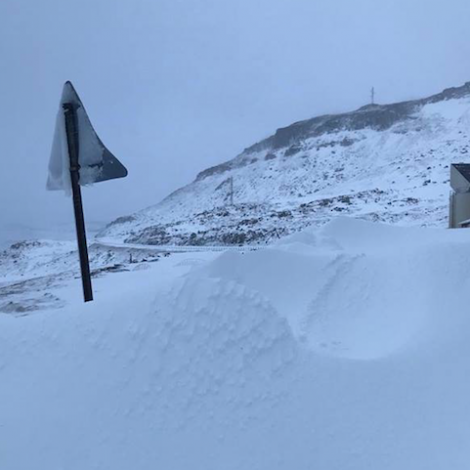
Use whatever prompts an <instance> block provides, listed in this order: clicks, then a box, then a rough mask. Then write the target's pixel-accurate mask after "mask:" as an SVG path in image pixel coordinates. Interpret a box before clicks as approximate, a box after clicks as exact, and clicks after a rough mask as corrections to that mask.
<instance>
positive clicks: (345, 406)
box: [0, 218, 470, 470]
mask: <svg viewBox="0 0 470 470" xmlns="http://www.w3.org/2000/svg"><path fill="white" fill-rule="evenodd" d="M469 246H470V245H469V241H468V231H465V230H460V231H445V230H434V229H429V228H427V229H424V228H408V227H406V228H404V227H390V226H385V225H381V224H373V223H370V222H365V221H358V220H353V219H346V218H345V219H343V218H339V219H336V220H335V221H334V222H331V223H329V224H327V225H326V226H324V227H323V228H315V229H314V228H311V229H308V230H307V231H305V232H303V233H300V234H296V235H293V236H292V237H288V238H287V239H285V240H282V241H281V242H279V243H278V244H276V245H273V246H271V247H270V248H263V249H259V250H257V251H250V252H246V253H245V254H242V253H237V252H235V251H227V252H225V253H223V254H221V255H217V254H215V253H179V254H172V255H171V256H169V257H166V258H162V259H160V260H159V261H158V262H156V263H151V264H147V265H146V269H145V270H143V269H139V270H133V271H129V270H127V271H123V272H118V273H115V274H113V275H112V276H105V277H101V278H98V279H96V281H95V286H96V292H97V299H98V300H97V301H96V302H93V303H91V304H77V302H75V303H74V305H69V306H68V308H67V309H59V310H47V311H44V312H42V313H40V314H35V315H30V316H25V317H21V318H15V317H13V316H11V315H0V384H1V385H0V468H2V469H8V470H30V469H36V468H37V469H67V470H84V469H87V470H109V469H113V470H129V469H136V470H147V469H148V470H155V469H157V468H158V469H160V468H161V469H172V470H188V469H191V470H221V469H223V470H236V469H237V470H247V469H253V470H255V469H260V470H261V469H263V470H264V469H270V470H291V469H296V470H311V469H321V470H323V469H325V470H330V469H331V470H333V469H338V470H346V469H347V470H368V469H370V470H375V469H381V470H416V469H426V470H443V469H452V470H467V469H468V462H469V460H470V450H469V448H468V440H469V438H470V419H469V418H470V416H469V414H468V413H469V408H468V397H469V395H470V381H469V380H468V372H469V371H470V360H469V358H470V346H469V344H470V343H469V341H468V331H469V330H470V317H469V315H468V307H467V299H466V296H465V295H463V293H465V292H468V289H469V288H470V250H469ZM142 266H143V265H142ZM77 282H78V281H75V284H76V283H77ZM76 288H77V286H76V285H74V287H73V289H71V288H70V286H69V287H63V288H62V289H66V290H67V289H68V291H69V292H72V291H75V290H76ZM53 292H54V294H57V295H59V294H58V293H59V292H60V291H59V290H57V289H56V290H54V291H53ZM69 296H70V293H69Z"/></svg>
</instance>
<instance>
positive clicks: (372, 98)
mask: <svg viewBox="0 0 470 470" xmlns="http://www.w3.org/2000/svg"><path fill="white" fill-rule="evenodd" d="M370 104H375V88H374V87H372V89H371V90H370Z"/></svg>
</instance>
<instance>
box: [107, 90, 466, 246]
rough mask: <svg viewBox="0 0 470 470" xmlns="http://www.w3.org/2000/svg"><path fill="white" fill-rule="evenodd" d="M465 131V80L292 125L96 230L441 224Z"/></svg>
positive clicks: (263, 235) (259, 231)
mask: <svg viewBox="0 0 470 470" xmlns="http://www.w3.org/2000/svg"><path fill="white" fill-rule="evenodd" d="M469 136H470V82H468V83H466V84H465V85H463V86H462V87H458V88H450V89H447V90H445V91H443V92H442V93H439V94H437V95H434V96H431V97H429V98H425V99H420V100H416V101H408V102H402V103H397V104H390V105H368V106H364V107H362V108H360V109H359V110H357V111H354V112H350V113H345V114H339V115H326V116H320V117H316V118H313V119H309V120H306V121H301V122H297V123H295V124H292V125H291V126H289V127H286V128H283V129H278V130H277V131H276V133H275V134H274V135H272V136H271V137H269V138H267V139H265V140H263V141H261V142H259V143H257V144H255V145H253V146H252V147H249V148H247V149H246V150H244V151H243V152H242V153H241V154H240V155H238V156H237V157H236V158H234V159H233V160H230V161H228V162H226V163H222V164H221V165H218V166H215V167H212V168H208V169H206V170H204V171H202V172H201V173H199V175H198V176H197V178H196V180H195V181H194V182H192V183H191V184H189V185H187V186H185V187H183V188H181V189H179V190H177V191H175V192H174V193H172V194H171V195H170V196H168V197H167V198H166V199H164V200H163V201H162V202H160V203H159V204H157V205H155V206H152V207H150V208H147V209H145V210H143V211H141V212H138V213H136V214H133V215H130V216H127V217H121V218H119V219H117V220H116V221H114V222H112V223H111V224H110V225H109V226H108V227H107V228H106V229H105V230H104V231H103V232H101V234H100V236H102V237H110V238H114V239H119V240H122V241H126V242H128V243H142V244H155V245H168V244H175V245H210V244H225V245H227V244H245V243H248V244H249V243H259V242H267V241H270V240H272V239H274V238H279V237H281V236H284V235H287V234H289V233H292V232H295V231H298V230H300V229H302V228H304V227H306V226H309V225H320V224H323V223H325V222H326V221H328V220H329V219H330V218H332V217H333V216H335V215H337V214H342V215H349V216H354V217H359V218H363V219H368V220H375V221H383V222H387V223H398V224H402V225H426V226H442V227H445V226H446V225H447V212H448V211H447V205H448V194H449V165H450V164H451V163H456V162H468V161H470V159H469V157H470V155H469V149H470V137H469ZM232 200H233V203H232Z"/></svg>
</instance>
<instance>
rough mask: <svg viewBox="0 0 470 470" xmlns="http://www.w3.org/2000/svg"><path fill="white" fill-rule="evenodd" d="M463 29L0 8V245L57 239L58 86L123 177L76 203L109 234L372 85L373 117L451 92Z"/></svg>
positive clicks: (44, 5)
mask: <svg viewBox="0 0 470 470" xmlns="http://www.w3.org/2000/svg"><path fill="white" fill-rule="evenodd" d="M469 17H470V5H469V4H468V2H466V1H458V0H454V1H452V0H451V1H447V2H441V1H419V0H416V1H413V2H406V1H395V2H390V1H377V0H374V1H371V0H367V1H366V0H359V1H354V2H350V1H346V0H344V1H340V0H337V1H331V0H328V1H326V0H319V1H315V2H311V1H307V0H289V1H272V0H269V1H267V0H263V1H258V2H251V1H248V0H241V1H237V2H220V1H215V0H200V1H180V2H174V1H168V0H162V1H159V2H153V1H140V2H134V1H109V0H102V1H100V2H95V1H91V0H84V1H82V2H80V5H79V7H78V6H77V5H72V4H70V3H69V2H59V1H52V0H44V1H41V2H33V1H31V0H3V1H2V2H1V4H0V51H1V57H2V73H1V74H0V93H1V95H0V96H1V104H2V106H1V108H2V111H1V113H0V129H1V139H0V156H1V162H2V167H1V171H0V215H1V218H0V227H2V232H3V233H5V231H6V229H7V228H9V229H11V226H12V225H14V226H21V227H25V230H26V229H27V228H31V226H32V227H36V228H44V227H48V228H51V227H54V226H56V225H63V226H65V227H69V226H71V225H72V217H71V210H70V201H69V200H68V199H67V198H64V197H63V196H62V195H51V194H48V193H46V191H45V179H46V167H47V161H48V158H49V153H50V149H51V142H52V133H53V129H54V119H55V114H56V106H57V101H58V98H59V94H60V90H61V87H62V85H63V83H64V82H65V81H66V80H69V79H70V80H73V82H74V83H75V84H76V86H77V89H78V90H79V92H80V94H81V96H82V98H83V100H84V102H85V103H86V107H87V110H88V111H89V114H90V117H91V119H92V121H93V122H94V124H95V126H96V130H97V132H98V133H99V134H100V136H102V138H103V140H104V141H105V142H107V144H108V145H109V148H110V150H111V151H112V152H113V153H114V154H115V155H116V156H117V157H118V158H122V159H123V160H125V161H126V162H128V165H129V170H130V175H129V178H128V179H127V180H126V181H120V182H116V183H113V184H109V185H108V184H106V185H101V186H97V187H93V188H86V189H85V190H84V198H85V203H86V204H85V206H86V208H87V210H86V214H85V216H86V219H87V222H89V223H92V222H109V221H110V220H112V219H114V218H116V217H118V216H120V215H123V214H128V213H132V212H135V211H136V210H139V209H142V208H144V207H147V206H149V205H152V204H155V203H157V202H158V201H160V200H161V199H163V198H164V197H165V196H167V195H168V194H169V193H171V192H172V191H173V190H175V189H176V188H178V187H181V186H183V185H185V184H187V183H189V182H190V181H192V180H193V178H194V175H196V174H197V173H199V172H200V171H201V170H202V169H204V168H207V167H211V166H215V165H217V164H219V163H222V162H224V161H227V160H229V159H230V158H232V157H233V156H234V155H237V154H239V153H240V152H241V151H242V149H244V148H246V147H247V146H249V145H251V144H252V143H253V142H257V141H260V140H262V139H263V138H265V137H267V136H268V135H271V134H272V133H273V131H274V130H275V129H277V128H280V127H285V126H287V125H289V124H291V123H292V122H295V121H299V120H302V119H307V118H310V117H312V116H317V115H321V114H328V113H337V112H345V111H349V110H352V109H357V108H359V107H360V106H362V105H365V104H367V103H368V102H369V99H370V97H369V93H370V89H371V87H372V86H375V88H376V95H377V101H378V102H380V103H387V102H397V101H403V100H407V99H413V98H419V97H423V96H430V95H432V94H434V93H437V92H439V91H441V90H443V89H445V88H448V87H450V86H456V85H459V84H462V83H465V82H466V81H468V80H469V77H470V66H469V64H468V60H467V58H468V56H469V53H470V43H469V42H468V34H467V20H468V18H469ZM21 227H20V228H19V229H18V230H17V232H18V231H19V232H20V234H21V232H22V229H21Z"/></svg>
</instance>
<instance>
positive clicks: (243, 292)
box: [152, 276, 297, 424]
mask: <svg viewBox="0 0 470 470" xmlns="http://www.w3.org/2000/svg"><path fill="white" fill-rule="evenodd" d="M153 320H154V324H153V325H152V331H154V332H155V338H154V340H153V341H152V342H153V344H155V351H154V357H155V364H157V363H158V364H159V369H158V373H159V374H160V378H161V383H162V384H167V385H165V388H164V392H165V393H164V395H165V396H166V398H165V400H166V403H165V409H169V408H171V409H172V411H175V410H180V412H181V410H188V413H189V415H190V414H191V412H190V410H191V409H193V410H194V409H199V410H200V412H201V410H202V409H204V414H206V413H207V414H209V415H214V410H215V409H216V408H217V407H218V406H220V407H221V408H220V409H221V410H223V411H224V415H225V414H226V415H227V416H226V419H229V418H230V416H231V415H232V413H233V411H234V409H238V408H243V407H246V406H251V405H254V404H255V403H259V404H260V405H261V406H266V404H267V403H268V402H269V400H270V399H271V398H272V397H273V395H276V394H277V392H276V391H275V390H272V389H271V384H272V381H273V380H275V379H276V377H278V376H281V375H282V374H283V373H285V372H286V369H288V367H289V365H290V364H291V363H292V362H293V360H294V358H295V357H296V352H297V346H296V342H295V341H294V339H293V337H292V334H291V332H290V329H289V326H288V324H287V322H286V321H285V320H284V319H282V318H280V317H279V316H278V315H277V313H276V311H275V310H274V309H273V308H272V307H271V305H270V304H269V303H268V302H267V301H266V300H264V299H262V298H261V297H260V296H259V295H258V294H257V293H256V292H254V291H252V290H250V289H248V288H246V287H244V286H240V285H238V284H237V283H235V282H232V281H223V280H215V279H204V278H198V277H195V276H191V277H190V278H189V279H186V280H184V281H182V282H179V283H178V285H177V286H176V287H174V288H173V289H172V291H171V292H170V293H169V294H167V295H166V296H163V297H162V298H161V299H160V300H159V301H157V303H156V315H155V316H154V317H153ZM174 416H175V414H174V413H171V416H169V422H173V424H174ZM181 417H182V418H183V419H184V421H185V422H186V424H187V421H188V415H186V414H182V415H181Z"/></svg>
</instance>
